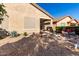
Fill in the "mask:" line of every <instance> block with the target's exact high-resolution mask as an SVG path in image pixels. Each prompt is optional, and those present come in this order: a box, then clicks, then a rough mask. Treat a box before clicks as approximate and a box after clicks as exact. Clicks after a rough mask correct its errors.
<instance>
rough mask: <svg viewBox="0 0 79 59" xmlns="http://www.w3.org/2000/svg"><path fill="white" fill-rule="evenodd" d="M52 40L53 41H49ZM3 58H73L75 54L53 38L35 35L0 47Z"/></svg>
mask: <svg viewBox="0 0 79 59" xmlns="http://www.w3.org/2000/svg"><path fill="white" fill-rule="evenodd" d="M49 40H51V41H49ZM0 55H1V56H73V55H79V53H76V52H73V51H71V50H69V49H68V48H66V47H64V46H63V44H59V43H58V42H57V41H56V40H55V39H54V38H53V35H52V36H48V37H42V36H41V35H39V34H34V35H31V36H29V37H23V38H22V39H21V40H19V41H17V42H15V43H8V44H5V45H3V46H1V47H0Z"/></svg>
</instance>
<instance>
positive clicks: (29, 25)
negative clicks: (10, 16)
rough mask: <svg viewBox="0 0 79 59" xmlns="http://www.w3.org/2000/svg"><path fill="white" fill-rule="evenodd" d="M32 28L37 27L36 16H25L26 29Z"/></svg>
mask: <svg viewBox="0 0 79 59" xmlns="http://www.w3.org/2000/svg"><path fill="white" fill-rule="evenodd" d="M32 28H35V18H33V17H25V18H24V29H32Z"/></svg>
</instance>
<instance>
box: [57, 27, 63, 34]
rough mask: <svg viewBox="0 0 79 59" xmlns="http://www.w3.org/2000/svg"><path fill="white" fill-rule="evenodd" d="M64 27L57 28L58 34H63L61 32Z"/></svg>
mask: <svg viewBox="0 0 79 59" xmlns="http://www.w3.org/2000/svg"><path fill="white" fill-rule="evenodd" d="M63 28H64V27H56V32H57V33H61V31H62V30H63Z"/></svg>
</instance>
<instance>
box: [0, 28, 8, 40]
mask: <svg viewBox="0 0 79 59" xmlns="http://www.w3.org/2000/svg"><path fill="white" fill-rule="evenodd" d="M7 36H8V31H6V30H5V29H0V39H3V38H5V37H7Z"/></svg>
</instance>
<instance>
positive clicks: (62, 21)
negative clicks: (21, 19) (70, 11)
mask: <svg viewBox="0 0 79 59" xmlns="http://www.w3.org/2000/svg"><path fill="white" fill-rule="evenodd" d="M69 21H71V18H69V17H66V18H64V19H63V20H60V21H59V22H58V23H57V26H61V24H63V23H65V26H68V24H67V22H69Z"/></svg>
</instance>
